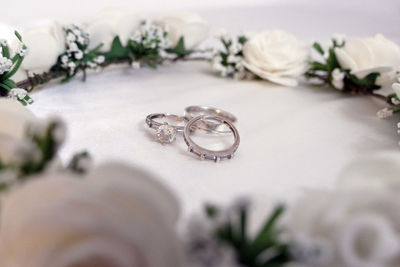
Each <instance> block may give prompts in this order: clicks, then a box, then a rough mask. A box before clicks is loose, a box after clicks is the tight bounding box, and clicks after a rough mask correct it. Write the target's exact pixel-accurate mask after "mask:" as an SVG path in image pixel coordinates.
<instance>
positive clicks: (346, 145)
mask: <svg viewBox="0 0 400 267" xmlns="http://www.w3.org/2000/svg"><path fill="white" fill-rule="evenodd" d="M42 2H45V1H42ZM92 2H94V1H92ZM35 3H36V2H35ZM27 4H28V5H30V4H31V3H27ZM10 8H11V7H10ZM33 8H35V7H33ZM36 8H39V7H36ZM131 8H132V9H134V1H132V7H131ZM399 10H400V5H399V3H398V2H397V0H396V1H380V2H379V3H378V2H376V3H366V1H354V2H353V1H352V2H351V3H349V1H334V2H333V1H326V2H325V1H301V2H300V1H296V2H295V1H284V2H282V3H269V4H268V3H267V4H266V5H265V6H248V7H241V8H228V7H227V8H213V9H200V10H197V11H199V12H200V13H201V14H202V15H203V16H204V17H205V18H206V19H207V20H208V21H209V22H210V25H212V28H211V33H215V32H216V30H217V29H219V28H220V27H224V28H226V29H227V30H228V31H236V32H238V31H239V30H246V31H259V30H263V29H277V28H278V29H283V30H286V31H288V32H291V33H293V34H294V35H296V36H297V37H298V38H299V39H301V40H303V41H304V42H312V41H313V40H321V41H328V38H329V36H330V35H331V34H332V33H344V34H347V35H349V36H368V35H372V34H375V33H383V34H384V35H386V36H387V37H388V38H391V39H393V40H395V41H396V42H398V43H400V30H399V25H400V16H399ZM24 12H26V13H27V14H28V13H29V14H31V12H33V10H20V11H19V13H18V15H21V14H23V13H24ZM71 12H72V11H71ZM79 12H83V11H79ZM87 12H89V11H87ZM2 13H4V12H2ZM4 14H5V15H6V19H7V18H9V20H8V21H4V22H8V23H14V24H15V20H14V18H13V19H11V15H10V14H11V12H5V13H4ZM57 15H60V16H61V17H63V18H65V17H67V15H66V14H65V13H64V14H62V13H60V14H48V16H49V18H50V16H51V17H55V18H57ZM7 16H8V17H7ZM21 16H22V15H21ZM22 17H23V16H22ZM28 17H29V16H28ZM27 23H28V22H27V21H26V20H25V21H23V22H21V24H27ZM18 26H20V25H18ZM210 69H211V68H210V66H209V65H208V64H206V63H201V62H192V63H190V62H187V63H186V62H183V63H178V64H174V65H165V66H162V67H160V68H159V69H158V70H156V71H154V70H151V69H140V70H133V69H127V68H125V69H114V70H111V71H105V72H103V73H101V74H95V75H91V76H89V77H88V80H87V82H85V83H83V82H81V81H80V80H78V79H75V80H73V81H72V82H70V83H67V84H55V85H52V86H48V87H46V88H45V89H43V90H39V91H36V92H35V93H33V94H32V97H33V98H34V100H35V103H34V104H33V105H32V106H30V109H31V110H32V111H33V112H34V113H35V114H36V115H38V116H40V117H46V116H48V115H52V114H56V115H59V116H61V117H62V118H63V119H64V120H65V121H66V122H67V124H68V129H69V132H68V140H67V142H66V144H65V146H64V147H63V149H62V151H61V157H62V159H63V160H68V159H69V158H70V157H71V156H72V155H73V153H74V152H78V151H81V150H82V149H86V150H88V151H89V152H90V153H91V154H92V155H93V157H94V159H95V160H96V162H101V161H106V160H123V161H126V162H128V163H132V164H135V165H138V166H140V167H141V168H144V169H147V170H148V171H150V172H151V173H153V174H155V175H157V176H158V177H159V178H160V179H161V180H162V181H163V182H164V183H166V184H167V185H169V186H170V187H171V188H172V189H173V191H175V192H176V193H177V195H178V197H179V198H180V200H181V203H182V206H183V211H184V214H187V212H188V211H192V210H193V209H195V208H199V207H200V205H202V204H203V203H204V202H205V201H215V202H227V201H229V200H232V199H233V198H234V197H237V196H242V195H249V196H253V197H255V198H262V199H263V200H264V201H265V202H266V203H267V202H268V201H269V200H271V203H272V202H275V201H291V200H293V199H294V198H295V197H297V196H299V195H300V194H301V193H302V192H303V190H304V189H305V188H320V187H330V186H332V185H333V184H334V182H335V180H336V179H337V177H338V176H339V175H340V172H341V170H342V169H343V168H344V167H345V166H346V165H347V164H348V163H349V162H350V161H351V160H353V159H355V158H358V157H360V156H363V155H368V154H373V153H376V152H379V151H381V150H385V149H387V150H398V145H397V143H398V141H399V137H398V135H397V133H396V123H397V121H398V120H399V119H398V118H397V117H394V118H390V119H388V120H380V119H378V118H377V117H376V112H377V110H379V109H380V108H382V107H384V104H383V103H381V102H378V101H376V100H373V99H371V98H369V97H358V96H346V95H342V94H340V93H338V92H336V91H334V90H328V89H322V88H315V87H310V86H305V85H301V86H298V87H295V88H285V87H281V86H278V85H274V84H271V83H268V82H261V81H235V80H231V79H224V78H219V77H217V76H215V75H214V74H212V73H211V72H210ZM196 104H202V105H210V106H216V107H220V108H222V109H225V110H227V111H230V112H232V113H233V114H235V115H236V116H237V118H238V122H237V124H236V125H237V128H238V130H239V132H240V135H241V144H240V146H239V149H238V151H237V153H236V155H235V157H234V158H233V159H232V160H225V161H222V162H221V163H219V164H215V163H213V162H210V161H200V160H199V159H198V158H197V157H195V156H193V155H192V154H190V153H189V152H187V147H186V145H185V144H184V142H183V138H182V137H181V136H179V137H178V139H177V142H176V143H175V144H174V145H168V146H162V145H160V144H159V143H157V142H155V141H154V139H153V136H152V135H151V134H152V133H153V132H152V131H148V130H147V128H146V126H145V123H144V119H145V117H146V116H147V115H148V114H150V113H154V112H169V113H175V114H182V113H183V108H184V107H185V106H188V105H196Z"/></svg>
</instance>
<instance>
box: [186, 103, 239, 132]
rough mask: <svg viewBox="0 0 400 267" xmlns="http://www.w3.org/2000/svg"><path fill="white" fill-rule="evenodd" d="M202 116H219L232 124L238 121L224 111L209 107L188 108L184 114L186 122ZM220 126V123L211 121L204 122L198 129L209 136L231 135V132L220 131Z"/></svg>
mask: <svg viewBox="0 0 400 267" xmlns="http://www.w3.org/2000/svg"><path fill="white" fill-rule="evenodd" d="M202 115H207V116H218V117H222V118H224V119H226V120H229V121H230V122H235V121H236V120H237V119H236V117H235V116H234V115H233V114H232V113H229V112H227V111H224V110H222V109H219V108H214V107H209V106H188V107H186V108H185V113H184V115H183V116H184V118H185V120H186V121H190V120H191V119H193V118H194V117H197V116H202ZM219 126H220V124H219V123H215V122H210V121H203V122H202V123H201V124H200V125H197V126H196V128H197V129H198V130H202V131H205V132H206V133H208V134H210V133H211V134H216V135H221V134H224V135H225V134H230V133H231V131H221V130H218V127H219Z"/></svg>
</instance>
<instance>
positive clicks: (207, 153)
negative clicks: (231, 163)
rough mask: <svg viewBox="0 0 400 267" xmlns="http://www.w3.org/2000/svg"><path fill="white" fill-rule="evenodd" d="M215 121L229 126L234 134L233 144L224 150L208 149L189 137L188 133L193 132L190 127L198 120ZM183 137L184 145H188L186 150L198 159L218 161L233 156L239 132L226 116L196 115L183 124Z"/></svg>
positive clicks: (237, 145) (236, 147)
mask: <svg viewBox="0 0 400 267" xmlns="http://www.w3.org/2000/svg"><path fill="white" fill-rule="evenodd" d="M210 120H211V121H216V122H218V123H219V124H225V125H227V126H228V127H229V129H230V130H231V132H232V133H233V136H234V138H235V139H234V142H233V144H232V145H231V146H230V147H229V148H227V149H224V150H209V149H206V148H204V147H201V146H199V145H198V144H196V143H195V142H194V141H193V139H192V138H191V137H190V134H191V133H192V132H193V131H192V130H191V129H192V127H194V125H195V124H196V123H199V122H204V121H206V122H208V121H210ZM196 128H197V127H196ZM183 138H184V140H185V143H186V145H187V146H188V150H189V151H190V152H191V153H193V154H195V155H197V156H199V157H200V159H209V160H214V161H215V162H218V161H220V160H221V159H223V158H227V159H231V158H232V157H233V154H234V153H235V152H236V150H237V149H238V147H239V143H240V136H239V132H238V130H237V129H236V127H235V126H234V125H233V123H232V122H231V121H229V120H227V119H226V118H223V117H219V116H207V115H203V116H198V117H195V118H193V119H191V120H190V121H189V122H188V123H187V124H186V126H185V129H184V131H183Z"/></svg>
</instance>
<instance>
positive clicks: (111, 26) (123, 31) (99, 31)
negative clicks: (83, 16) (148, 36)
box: [85, 8, 140, 52]
mask: <svg viewBox="0 0 400 267" xmlns="http://www.w3.org/2000/svg"><path fill="white" fill-rule="evenodd" d="M139 23H140V18H139V17H138V16H137V15H135V14H133V13H130V12H127V11H125V10H123V9H116V8H111V9H104V10H102V11H101V12H99V13H98V14H97V15H96V16H95V17H94V18H93V19H92V21H90V22H87V23H86V27H85V30H86V31H87V32H88V33H89V36H90V45H89V48H90V49H93V48H95V47H97V46H98V45H99V44H101V43H102V44H103V46H102V47H101V49H100V51H102V52H106V51H109V50H110V48H111V44H112V41H113V39H114V38H115V37H116V36H119V38H120V40H121V42H122V44H124V45H125V44H126V43H127V42H128V39H129V37H130V36H131V34H132V33H133V31H134V30H135V29H137V27H138V26H139Z"/></svg>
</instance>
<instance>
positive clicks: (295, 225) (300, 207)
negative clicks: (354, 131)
mask: <svg viewBox="0 0 400 267" xmlns="http://www.w3.org/2000/svg"><path fill="white" fill-rule="evenodd" d="M399 160H400V156H399V155H398V154H397V155H394V153H392V154H391V155H383V156H379V157H377V158H369V159H364V160H360V161H357V162H355V163H353V164H352V165H350V166H349V167H348V168H347V169H346V171H345V172H344V173H343V175H342V178H341V180H340V182H339V185H338V187H337V188H336V189H335V190H333V191H327V190H320V191H313V192H308V193H307V196H306V197H303V198H302V199H301V200H300V201H299V202H298V203H296V205H295V206H294V207H292V209H291V210H289V218H290V219H289V221H288V222H289V223H288V227H289V229H290V232H291V233H292V236H293V240H295V244H297V248H296V247H295V249H294V255H296V256H297V257H298V258H299V259H301V260H303V262H304V263H306V264H307V265H308V266H318V267H319V266H327V267H337V266H348V267H381V266H385V267H392V266H393V267H394V266H399V264H400V260H399V258H398V255H399V253H400V195H399V189H400V180H399V179H398V174H399V170H400V169H399V167H398V162H399Z"/></svg>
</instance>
